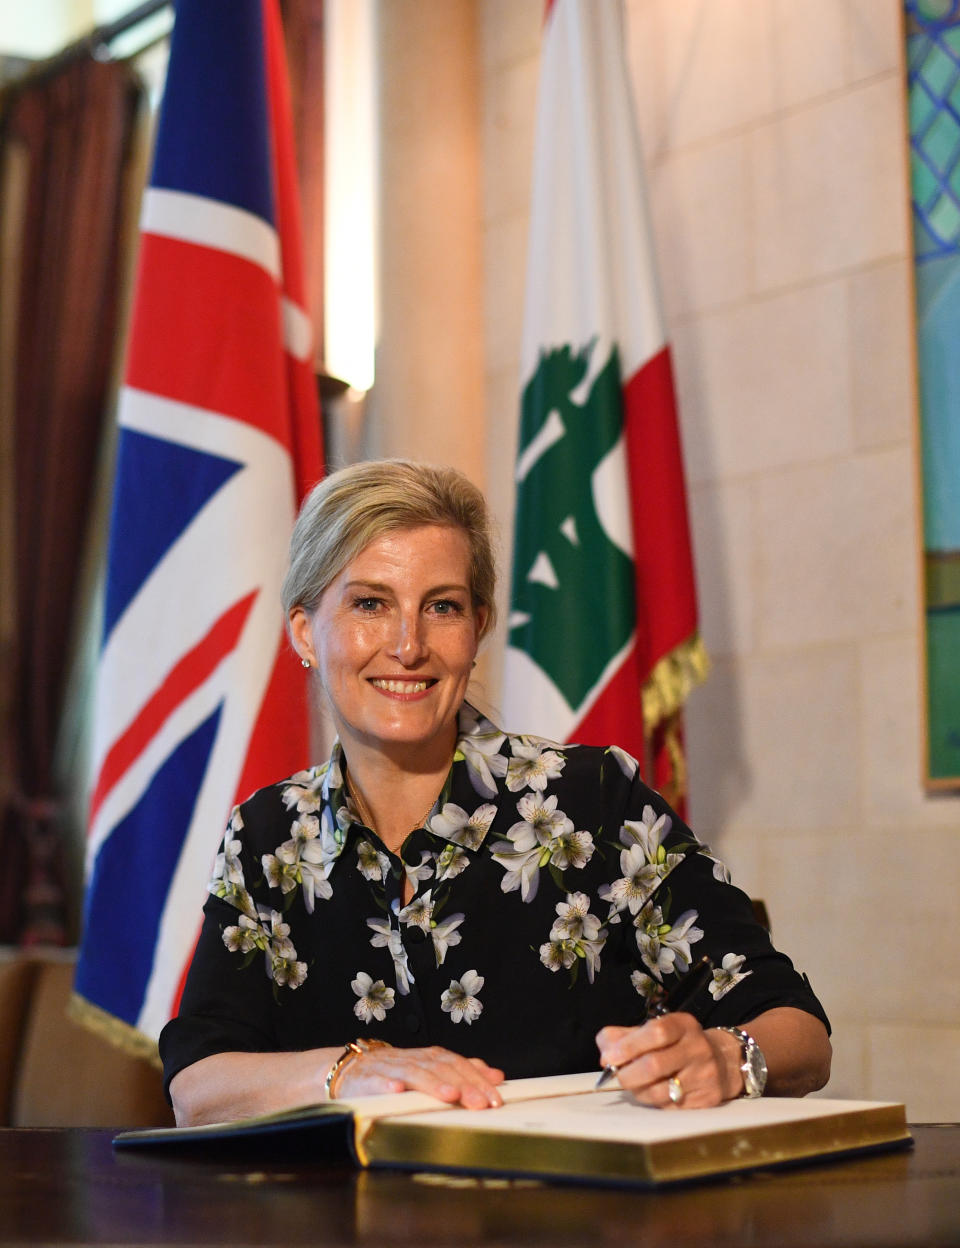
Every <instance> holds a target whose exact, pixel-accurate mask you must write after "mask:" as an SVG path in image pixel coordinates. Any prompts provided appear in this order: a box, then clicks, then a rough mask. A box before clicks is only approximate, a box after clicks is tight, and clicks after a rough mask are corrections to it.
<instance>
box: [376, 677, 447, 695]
mask: <svg viewBox="0 0 960 1248" xmlns="http://www.w3.org/2000/svg"><path fill="white" fill-rule="evenodd" d="M370 683H371V685H373V687H374V689H382V690H383V691H384V692H385V693H423V691H424V690H425V689H428V688H429V687H430V686H431V685H435V684H436V683H437V682H436V681H435V680H382V679H380V678H376V679H374V680H371V681H370Z"/></svg>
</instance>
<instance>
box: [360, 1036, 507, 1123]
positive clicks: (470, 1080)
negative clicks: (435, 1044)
mask: <svg viewBox="0 0 960 1248" xmlns="http://www.w3.org/2000/svg"><path fill="white" fill-rule="evenodd" d="M388 1085H389V1086H388ZM381 1089H383V1090H388V1091H403V1090H405V1089H406V1090H410V1091H416V1092H424V1093H426V1094H427V1095H428V1096H433V1097H436V1098H437V1099H438V1100H441V1101H446V1102H448V1103H450V1104H455V1103H457V1102H459V1103H460V1104H462V1105H464V1106H465V1107H466V1108H468V1109H485V1108H487V1107H488V1106H491V1105H499V1104H501V1098H500V1094H499V1093H498V1092H497V1090H496V1087H495V1086H494V1083H493V1082H492V1081H491V1080H490V1079H488V1078H487V1077H486V1076H485V1074H484V1073H483V1071H482V1069H478V1067H477V1066H476V1065H475V1064H474V1063H473V1062H471V1061H470V1060H469V1059H467V1058H463V1057H460V1056H459V1054H456V1053H450V1052H449V1051H448V1050H446V1049H440V1048H430V1049H376V1050H371V1051H370V1052H367V1053H364V1054H361V1055H360V1056H359V1057H357V1058H356V1059H355V1060H354V1061H352V1062H351V1063H350V1064H349V1065H348V1066H347V1068H346V1070H345V1071H344V1078H343V1079H342V1081H341V1085H340V1093H339V1094H340V1096H341V1097H342V1096H347V1095H350V1094H352V1095H354V1096H361V1095H366V1094H368V1093H369V1092H375V1091H380V1090H381Z"/></svg>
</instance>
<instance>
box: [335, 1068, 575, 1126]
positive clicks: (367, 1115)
mask: <svg viewBox="0 0 960 1248" xmlns="http://www.w3.org/2000/svg"><path fill="white" fill-rule="evenodd" d="M599 1077H600V1071H599V1070H591V1071H585V1072H584V1073H582V1074H574V1075H542V1076H539V1077H537V1078H534V1079H508V1080H507V1081H506V1082H505V1083H501V1084H500V1087H499V1089H498V1091H499V1093H500V1095H501V1097H502V1098H503V1102H504V1105H508V1104H512V1103H514V1102H516V1101H530V1100H540V1099H543V1098H545V1097H567V1096H574V1095H577V1094H580V1095H582V1094H584V1093H587V1092H592V1091H593V1088H594V1087H595V1086H596V1082H597V1079H598V1078H599ZM332 1103H333V1104H334V1105H336V1106H338V1107H340V1108H341V1109H347V1110H349V1111H350V1112H351V1113H352V1114H353V1115H354V1117H355V1118H356V1119H357V1120H358V1121H360V1120H362V1121H364V1122H375V1121H376V1119H378V1118H394V1117H398V1116H399V1115H401V1114H403V1115H404V1116H405V1115H407V1114H420V1113H438V1112H441V1111H442V1112H444V1113H446V1114H449V1113H453V1112H456V1111H458V1110H460V1111H461V1112H463V1113H466V1114H468V1115H469V1117H470V1121H471V1122H472V1121H473V1120H474V1119H475V1118H476V1117H477V1115H478V1114H480V1115H482V1114H487V1113H490V1112H491V1111H490V1110H486V1109H468V1110H463V1109H462V1107H461V1106H459V1105H449V1104H447V1103H446V1102H445V1101H438V1100H437V1099H436V1097H434V1096H427V1095H426V1093H424V1092H392V1093H389V1092H388V1093H386V1094H384V1095H383V1096H356V1097H354V1098H353V1099H352V1100H351V1099H349V1098H344V1099H342V1100H341V1099H339V1098H338V1099H337V1100H336V1101H334V1102H332ZM492 1112H496V1113H500V1112H501V1111H500V1110H499V1109H497V1110H495V1111H492Z"/></svg>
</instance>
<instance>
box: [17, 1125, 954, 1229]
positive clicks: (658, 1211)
mask: <svg viewBox="0 0 960 1248" xmlns="http://www.w3.org/2000/svg"><path fill="white" fill-rule="evenodd" d="M913 1134H914V1138H915V1141H916V1144H915V1147H914V1148H913V1149H912V1150H910V1151H908V1152H897V1153H886V1154H882V1155H874V1156H870V1157H860V1158H856V1159H851V1160H848V1161H841V1162H833V1163H830V1164H826V1165H816V1166H812V1165H808V1166H804V1167H801V1168H796V1169H791V1170H781V1171H776V1172H774V1171H768V1172H758V1173H754V1174H750V1175H745V1176H740V1177H737V1178H733V1179H724V1180H718V1181H716V1182H712V1183H706V1184H704V1183H700V1184H696V1185H694V1186H689V1187H684V1188H679V1189H671V1190H669V1191H632V1190H629V1191H628V1190H622V1189H620V1190H618V1189H609V1188H597V1187H574V1186H566V1187H562V1186H550V1185H539V1184H533V1183H508V1182H492V1181H489V1180H487V1181H483V1180H451V1179H449V1178H444V1177H442V1176H436V1175H432V1176H431V1175H408V1174H402V1173H398V1172H388V1171H380V1172H367V1173H357V1172H355V1171H353V1170H347V1169H344V1168H342V1167H331V1166H329V1165H325V1164H323V1163H322V1162H320V1161H317V1160H309V1159H302V1158H298V1157H296V1156H295V1155H286V1156H284V1155H283V1154H280V1153H276V1152H275V1153H273V1154H271V1153H269V1152H268V1151H267V1150H265V1149H263V1148H261V1150H260V1151H259V1152H258V1153H257V1154H251V1153H250V1152H249V1150H248V1151H247V1152H246V1153H244V1154H235V1155H233V1156H230V1157H226V1156H224V1155H222V1154H221V1155H220V1156H219V1157H217V1158H206V1159H201V1158H198V1157H196V1156H191V1157H183V1156H178V1157H172V1156H170V1155H166V1156H159V1155H157V1154H147V1153H135V1152H127V1153H122V1154H115V1153H114V1152H113V1150H112V1148H111V1146H110V1133H109V1132H106V1131H94V1130H9V1129H8V1130H0V1245H2V1246H3V1248H10V1246H11V1245H27V1244H30V1245H35V1244H48V1245H57V1244H72V1245H82V1244H108V1243H109V1244H187V1243H189V1244H229V1245H233V1246H240V1245H258V1246H259V1245H268V1244H307V1243H309V1244H315V1245H350V1246H351V1248H354V1246H356V1245H371V1246H376V1248H380V1246H381V1245H391V1246H392V1245H398V1246H402V1245H410V1246H411V1248H414V1246H415V1248H433V1246H439V1245H474V1244H475V1245H489V1246H490V1248H494V1246H495V1248H509V1246H511V1245H521V1244H522V1245H531V1244H536V1245H543V1246H544V1248H567V1246H574V1245H577V1246H579V1245H590V1246H591V1248H606V1246H607V1245H610V1246H613V1245H616V1246H617V1248H620V1246H623V1248H627V1246H628V1245H633V1244H636V1245H643V1248H661V1246H663V1248H667V1246H669V1248H682V1246H683V1245H691V1244H695V1245H698V1246H699V1245H736V1246H737V1248H745V1246H748V1245H770V1246H771V1248H774V1246H775V1248H795V1246H798V1245H810V1246H811V1248H812V1246H813V1245H816V1248H833V1246H834V1245H837V1246H839V1245H843V1246H844V1248H849V1246H850V1245H870V1248H887V1246H890V1248H893V1246H897V1248H901V1246H904V1245H925V1246H928V1248H947V1246H948V1245H953V1244H956V1245H960V1125H949V1126H921V1127H915V1128H913Z"/></svg>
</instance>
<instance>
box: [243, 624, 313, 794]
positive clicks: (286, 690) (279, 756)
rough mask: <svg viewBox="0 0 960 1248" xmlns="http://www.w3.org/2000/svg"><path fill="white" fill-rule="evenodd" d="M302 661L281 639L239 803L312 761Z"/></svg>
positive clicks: (249, 750)
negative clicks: (264, 786) (310, 758)
mask: <svg viewBox="0 0 960 1248" xmlns="http://www.w3.org/2000/svg"><path fill="white" fill-rule="evenodd" d="M304 676H305V673H304V670H303V668H302V667H301V666H300V661H299V660H298V659H297V658H296V656H295V655H294V653H293V651H292V650H291V649H290V647H289V646H288V645H287V641H286V637H283V638H281V640H280V643H279V645H278V647H277V657H276V660H275V662H274V665H273V672H272V673H271V676H270V683H269V684H268V685H267V690H266V693H265V694H264V695H263V702H262V703H261V704H260V711H259V714H258V715H257V720H256V723H255V724H254V727H253V733H252V734H251V737H250V744H249V745H248V746H247V755H246V758H245V759H244V762H243V770H242V771H241V772H240V777H239V779H238V781H237V790H236V796H235V798H234V800H235V801H237V802H242V801H243V800H244V799H245V798H247V797H249V796H250V794H251V793H253V792H254V790H256V789H259V788H261V787H262V786H263V785H265V784H275V783H276V781H277V780H280V779H282V778H283V777H284V776H287V775H289V774H290V773H291V772H292V771H294V770H299V769H300V768H301V767H306V766H307V765H308V763H309V743H308V733H307V732H306V731H305V725H306V723H307V721H308V718H309V716H308V713H307V691H306V681H305V680H304Z"/></svg>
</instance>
